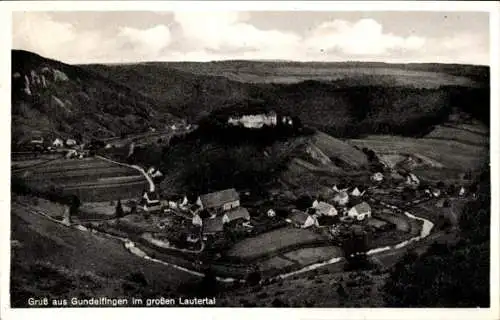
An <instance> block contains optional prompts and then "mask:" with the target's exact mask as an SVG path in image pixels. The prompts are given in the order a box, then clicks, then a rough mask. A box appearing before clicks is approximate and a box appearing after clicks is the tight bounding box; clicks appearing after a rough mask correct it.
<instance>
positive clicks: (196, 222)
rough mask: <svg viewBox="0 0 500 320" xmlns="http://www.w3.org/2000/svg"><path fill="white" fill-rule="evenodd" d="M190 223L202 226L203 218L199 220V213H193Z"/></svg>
mask: <svg viewBox="0 0 500 320" xmlns="http://www.w3.org/2000/svg"><path fill="white" fill-rule="evenodd" d="M191 222H192V224H193V225H195V226H202V225H203V220H201V218H200V215H198V214H195V215H194V216H193V219H192V221H191Z"/></svg>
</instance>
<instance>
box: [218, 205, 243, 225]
mask: <svg viewBox="0 0 500 320" xmlns="http://www.w3.org/2000/svg"><path fill="white" fill-rule="evenodd" d="M240 219H242V220H245V221H249V220H250V213H249V212H248V210H247V209H246V208H243V207H238V208H235V209H232V210H229V211H226V212H225V213H224V215H223V216H222V222H223V223H229V222H231V221H236V220H240Z"/></svg>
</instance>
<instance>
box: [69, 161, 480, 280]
mask: <svg viewBox="0 0 500 320" xmlns="http://www.w3.org/2000/svg"><path fill="white" fill-rule="evenodd" d="M147 174H148V175H149V176H150V177H151V178H153V179H161V176H162V173H161V172H160V171H159V170H157V169H155V168H150V169H149V170H148V171H147ZM369 181H370V183H369V184H365V185H364V186H361V185H351V186H349V185H347V184H345V185H344V184H337V185H333V186H331V187H329V190H328V192H326V194H327V195H326V196H325V191H324V190H323V192H321V195H318V196H316V197H310V196H301V197H299V198H296V199H294V200H293V201H290V202H289V204H288V205H286V206H283V205H282V204H281V205H278V204H277V205H275V206H273V202H272V201H266V202H265V203H266V204H265V205H262V206H254V205H252V201H254V200H249V199H251V198H252V195H251V194H250V192H249V191H240V192H239V191H237V190H236V189H234V188H228V189H225V190H219V191H215V192H211V193H206V194H201V195H198V196H192V195H190V196H188V195H184V196H180V195H179V196H175V197H171V196H170V197H168V196H165V195H164V194H163V193H162V192H161V191H159V190H154V189H150V190H145V191H144V192H143V194H142V196H141V197H140V198H138V199H135V200H128V201H122V200H118V201H116V202H112V204H113V205H114V215H112V217H110V218H108V219H106V220H101V221H89V220H87V221H85V219H81V220H80V221H78V219H76V220H75V221H74V222H79V223H81V224H83V225H85V226H86V227H88V228H93V229H96V230H100V231H102V232H106V233H109V234H113V235H116V236H120V237H125V238H129V239H134V241H136V243H137V244H136V245H138V246H140V247H141V248H142V249H143V251H145V252H147V253H148V254H150V255H153V256H155V255H157V254H158V253H159V254H160V255H161V256H162V257H163V258H165V257H167V258H168V257H169V255H171V254H174V256H177V257H179V255H180V256H181V257H186V258H188V260H189V261H192V262H191V264H188V266H196V265H197V263H203V262H204V261H205V262H207V261H212V262H211V263H224V264H227V263H236V264H241V263H244V262H249V263H254V262H255V261H260V260H261V259H262V258H261V257H264V256H265V257H269V255H271V256H273V254H275V253H277V252H281V253H283V252H287V251H290V250H291V251H293V250H296V249H298V248H301V247H304V248H308V247H315V246H320V247H325V246H331V247H333V248H343V246H344V244H345V241H346V240H349V239H351V240H352V241H353V239H360V238H361V239H362V240H363V241H362V242H363V243H364V244H365V245H364V246H362V247H360V248H359V249H360V250H366V251H367V250H369V249H374V248H377V247H381V246H387V245H394V244H397V243H399V242H401V241H403V240H406V239H408V238H411V237H414V236H415V235H417V234H419V233H420V229H421V228H422V225H421V224H419V223H417V221H416V220H413V219H409V218H408V217H407V216H405V214H403V212H404V211H405V210H411V209H409V208H411V207H413V206H416V205H421V204H422V203H423V204H426V205H427V206H428V207H430V210H434V211H442V212H445V213H444V214H443V221H444V220H446V221H453V219H456V217H453V215H454V214H455V213H453V209H452V208H453V206H452V205H451V203H452V202H453V201H463V200H464V199H465V198H466V197H468V196H472V197H473V196H474V194H473V193H472V192H473V191H472V190H473V188H471V189H470V190H469V191H467V190H466V187H465V186H460V187H458V188H446V187H445V186H443V185H441V184H439V185H434V186H431V185H425V186H424V185H423V184H422V183H421V182H420V180H419V178H418V177H417V176H416V175H415V174H412V173H409V174H408V175H406V176H403V175H402V174H400V173H397V172H396V171H394V172H392V173H383V172H375V173H373V174H372V175H371V176H370V177H369ZM246 204H248V206H247V205H246ZM433 208H434V209H433ZM293 229H296V230H297V231H298V232H299V233H297V238H292V239H287V236H286V234H287V233H288V234H293V233H294V232H295V231H292V230H293ZM300 230H303V231H300ZM302 232H308V234H307V236H306V237H305V238H304V239H301V237H302ZM311 232H312V233H313V234H315V236H313V237H311V238H307V237H309V234H310V233H311ZM275 233H276V234H277V235H278V238H273V239H269V240H262V239H265V236H266V234H273V236H274V234H275ZM280 235H282V236H280ZM304 235H306V234H305V233H304ZM245 241H247V242H248V241H249V242H250V243H251V242H255V244H252V245H250V246H249V249H248V250H250V249H251V248H253V246H254V245H256V246H259V247H260V248H259V249H258V250H254V251H253V252H246V251H245V250H246V249H245V250H242V249H240V248H239V249H238V250H235V249H234V248H236V247H238V245H239V244H241V243H245ZM266 241H270V242H269V243H266ZM276 242H277V243H276ZM266 248H267V249H266ZM235 251H237V252H235ZM360 253H362V252H360ZM344 254H345V253H344ZM250 257H251V259H250ZM316 258H317V259H320V258H324V259H326V258H327V257H316ZM207 259H208V260H207ZM193 263H194V265H193ZM262 266H264V267H262V268H263V269H264V271H266V268H268V267H266V266H265V263H263V264H262ZM270 269H272V270H269V271H272V272H271V273H270V274H273V272H274V273H275V272H278V269H279V268H278V267H276V266H273V267H272V268H271V267H270Z"/></svg>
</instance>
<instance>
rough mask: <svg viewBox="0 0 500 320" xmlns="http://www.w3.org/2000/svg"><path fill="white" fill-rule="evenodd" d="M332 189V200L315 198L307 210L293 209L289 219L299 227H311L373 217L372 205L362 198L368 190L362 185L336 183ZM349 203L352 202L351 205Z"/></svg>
mask: <svg viewBox="0 0 500 320" xmlns="http://www.w3.org/2000/svg"><path fill="white" fill-rule="evenodd" d="M332 189H333V191H334V192H335V195H334V196H333V197H332V198H331V200H330V201H328V202H326V201H319V200H314V202H313V203H312V205H311V207H310V208H308V209H307V210H306V211H302V210H297V209H295V210H292V213H291V215H290V216H289V217H288V218H287V221H288V222H290V223H292V224H293V225H295V226H297V227H299V228H309V227H312V226H325V225H329V226H331V225H333V224H334V223H335V222H336V221H338V220H357V221H363V220H365V219H367V218H370V217H371V215H372V211H371V207H370V205H369V204H368V203H367V202H365V201H363V200H362V196H363V195H364V194H365V192H366V190H362V188H360V187H353V188H338V187H337V186H336V185H335V186H333V187H332ZM330 202H331V203H330ZM332 203H333V204H332ZM349 203H351V204H352V205H351V206H350V207H349V206H348V204H349Z"/></svg>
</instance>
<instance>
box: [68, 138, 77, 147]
mask: <svg viewBox="0 0 500 320" xmlns="http://www.w3.org/2000/svg"><path fill="white" fill-rule="evenodd" d="M66 145H67V146H68V147H72V146H75V145H76V140H75V139H67V140H66Z"/></svg>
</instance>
